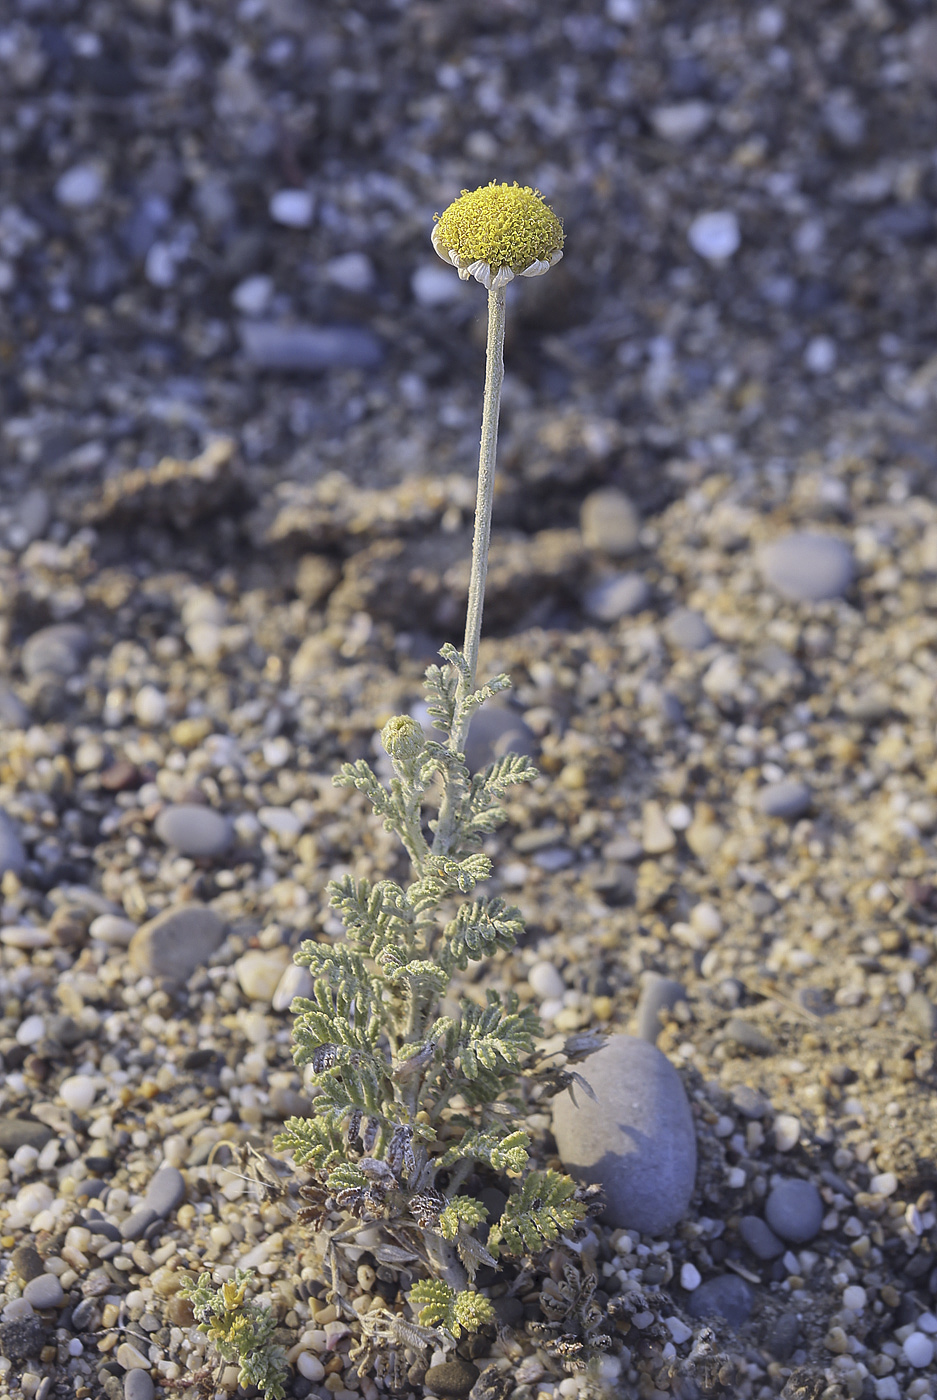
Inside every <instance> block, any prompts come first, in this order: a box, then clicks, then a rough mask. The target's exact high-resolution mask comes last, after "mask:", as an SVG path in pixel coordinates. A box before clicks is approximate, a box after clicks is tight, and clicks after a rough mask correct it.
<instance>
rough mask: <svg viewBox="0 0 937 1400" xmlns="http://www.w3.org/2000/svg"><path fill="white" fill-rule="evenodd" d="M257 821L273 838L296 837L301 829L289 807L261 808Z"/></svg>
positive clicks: (299, 821)
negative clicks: (271, 833)
mask: <svg viewBox="0 0 937 1400" xmlns="http://www.w3.org/2000/svg"><path fill="white" fill-rule="evenodd" d="M257 820H258V821H259V822H260V824H261V826H265V827H266V828H267V830H268V831H272V832H273V834H274V836H298V835H299V833H300V832H301V831H302V829H303V824H302V821H301V819H300V818H299V817H297V815H296V813H295V812H292V811H290V809H289V807H261V808H260V810H259V811H258V813H257ZM242 839H244V838H243V837H242Z"/></svg>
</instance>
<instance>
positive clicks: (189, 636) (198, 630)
mask: <svg viewBox="0 0 937 1400" xmlns="http://www.w3.org/2000/svg"><path fill="white" fill-rule="evenodd" d="M185 639H186V641H187V642H188V644H189V649H190V650H191V652H192V655H193V656H194V657H195V659H196V661H204V662H205V663H206V664H207V665H209V666H210V665H211V664H212V662H214V661H217V660H218V658H219V656H220V655H221V651H222V645H223V643H222V640H221V628H220V627H219V626H217V624H216V623H214V622H193V623H192V625H191V626H190V627H187V628H186V629H185Z"/></svg>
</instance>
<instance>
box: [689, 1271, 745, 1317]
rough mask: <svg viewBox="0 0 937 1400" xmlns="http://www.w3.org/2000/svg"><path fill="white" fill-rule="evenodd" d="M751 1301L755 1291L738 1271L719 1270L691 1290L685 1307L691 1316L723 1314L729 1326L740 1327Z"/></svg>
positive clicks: (721, 1315)
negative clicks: (731, 1272)
mask: <svg viewBox="0 0 937 1400" xmlns="http://www.w3.org/2000/svg"><path fill="white" fill-rule="evenodd" d="M754 1303H755V1295H754V1293H753V1292H752V1290H751V1289H750V1288H749V1286H748V1284H747V1283H746V1282H745V1280H744V1279H742V1278H739V1276H738V1274H719V1275H718V1277H717V1278H709V1279H707V1280H706V1282H705V1283H701V1284H700V1286H699V1288H697V1289H695V1290H694V1292H692V1293H691V1294H690V1296H689V1298H688V1299H687V1302H686V1310H687V1312H688V1313H689V1314H690V1316H691V1317H696V1318H704V1317H724V1318H725V1320H726V1322H728V1324H729V1326H730V1327H742V1326H744V1324H745V1323H746V1322H747V1321H748V1319H749V1318H750V1317H751V1312H752V1308H753V1306H754Z"/></svg>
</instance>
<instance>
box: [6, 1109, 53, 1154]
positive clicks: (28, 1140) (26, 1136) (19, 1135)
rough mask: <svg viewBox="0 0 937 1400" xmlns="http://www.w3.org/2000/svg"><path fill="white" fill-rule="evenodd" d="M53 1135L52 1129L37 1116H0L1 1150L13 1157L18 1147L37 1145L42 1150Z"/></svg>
mask: <svg viewBox="0 0 937 1400" xmlns="http://www.w3.org/2000/svg"><path fill="white" fill-rule="evenodd" d="M51 1136H52V1129H51V1128H49V1127H47V1126H46V1124H45V1123H39V1122H37V1121H36V1119H35V1118H8V1117H3V1118H0V1152H5V1153H6V1155H7V1156H8V1157H12V1156H13V1153H14V1152H15V1151H16V1149H17V1148H18V1147H35V1148H36V1149H37V1150H38V1151H40V1152H41V1151H42V1149H43V1148H44V1147H45V1145H46V1143H47V1142H48V1141H49V1139H50V1137H51Z"/></svg>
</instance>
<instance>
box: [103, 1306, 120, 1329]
mask: <svg viewBox="0 0 937 1400" xmlns="http://www.w3.org/2000/svg"><path fill="white" fill-rule="evenodd" d="M119 1316H120V1308H119V1307H118V1306H117V1304H116V1303H105V1304H104V1307H103V1308H102V1309H101V1326H102V1327H113V1326H114V1323H115V1322H116V1321H117V1319H118V1317H119Z"/></svg>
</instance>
